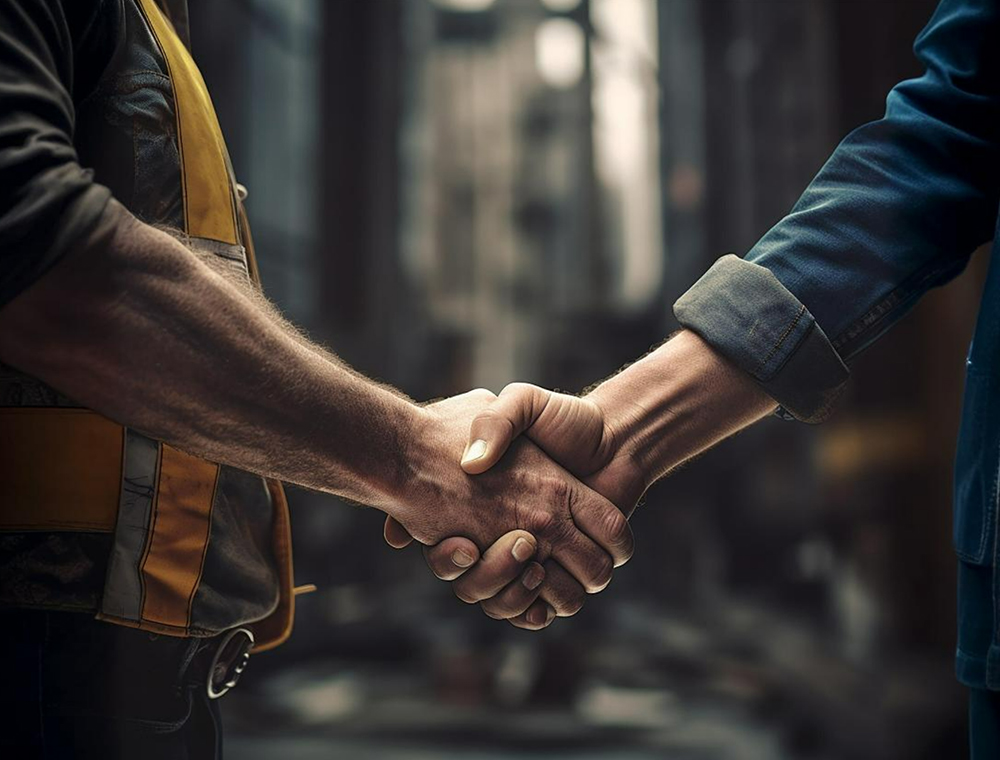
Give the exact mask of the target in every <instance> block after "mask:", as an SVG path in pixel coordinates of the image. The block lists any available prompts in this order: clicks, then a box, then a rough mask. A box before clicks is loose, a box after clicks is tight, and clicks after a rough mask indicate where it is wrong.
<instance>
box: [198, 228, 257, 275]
mask: <svg viewBox="0 0 1000 760" xmlns="http://www.w3.org/2000/svg"><path fill="white" fill-rule="evenodd" d="M184 241H185V242H186V243H187V245H188V247H189V248H190V249H191V250H192V251H200V252H202V253H214V254H215V255H216V256H221V257H222V258H224V259H229V260H230V261H236V262H239V263H240V264H241V265H242V266H243V270H244V271H245V272H246V273H247V275H249V274H250V269H249V267H248V266H247V249H246V248H244V247H243V246H242V245H233V244H232V243H221V242H219V241H218V240H209V239H208V238H200V237H191V236H190V235H188V236H185V238H184Z"/></svg>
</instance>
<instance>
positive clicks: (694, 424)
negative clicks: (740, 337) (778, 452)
mask: <svg viewBox="0 0 1000 760" xmlns="http://www.w3.org/2000/svg"><path fill="white" fill-rule="evenodd" d="M590 398H591V399H592V400H593V401H594V402H595V403H596V404H597V405H598V406H599V407H600V408H601V410H602V413H603V415H604V419H605V424H606V425H607V428H608V430H609V435H610V436H611V438H612V439H613V440H614V441H615V446H616V450H617V453H616V457H619V458H622V459H624V460H626V461H627V462H630V463H631V466H632V467H633V468H634V469H635V471H636V472H637V473H639V475H638V476H639V477H640V478H641V480H642V483H643V486H644V487H648V486H650V485H651V484H652V483H653V482H655V481H656V480H658V479H659V478H661V477H663V476H664V475H665V474H666V473H667V472H669V471H670V470H672V469H673V468H674V467H676V466H678V465H679V464H682V463H683V462H685V461H687V460H688V459H690V458H692V457H694V456H696V455H697V454H699V453H701V452H702V451H705V450H706V449H708V448H710V447H711V446H713V445H714V444H715V443H717V442H719V441H720V440H722V439H723V438H726V437H728V436H729V435H731V434H733V433H735V432H736V431H738V430H740V429H741V428H743V427H746V426H747V425H750V424H751V423H753V422H755V421H757V420H759V419H760V418H762V417H764V416H766V415H767V414H768V413H770V412H772V411H773V410H774V409H775V408H776V406H777V405H776V404H775V402H774V401H773V400H772V399H771V398H770V397H768V396H767V394H765V393H764V392H763V391H762V390H761V389H760V387H759V386H758V385H757V384H756V383H755V382H754V381H753V380H752V379H751V378H750V377H749V376H748V375H746V374H745V373H743V372H742V371H740V370H739V369H737V368H736V367H735V366H733V365H732V364H730V363H729V362H728V361H726V360H725V359H724V358H723V357H722V356H721V355H720V354H718V353H717V352H716V351H714V350H713V349H712V348H711V347H710V346H709V345H708V344H707V343H705V342H704V341H703V340H702V339H701V338H699V337H698V336H697V335H696V334H694V333H692V332H690V331H687V330H684V331H682V332H680V333H678V334H677V335H676V336H675V337H674V338H672V339H671V340H669V341H668V342H667V343H665V344H663V345H662V346H660V347H659V348H657V349H656V350H655V351H653V352H651V353H650V354H648V355H647V356H645V357H643V358H642V359H641V360H639V361H637V362H635V363H634V364H632V365H629V366H628V367H627V368H626V369H624V370H623V371H622V372H620V373H619V374H617V375H615V376H614V377H611V378H610V379H608V380H606V381H605V382H604V383H602V384H601V385H599V386H598V387H597V388H595V389H594V391H593V392H592V393H591V394H590Z"/></svg>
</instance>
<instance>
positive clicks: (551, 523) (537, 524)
mask: <svg viewBox="0 0 1000 760" xmlns="http://www.w3.org/2000/svg"><path fill="white" fill-rule="evenodd" d="M527 522H528V526H529V528H528V531H529V532H530V533H532V534H533V535H535V536H551V535H552V534H553V533H554V532H555V531H556V530H557V526H558V521H557V520H556V516H555V515H554V514H552V513H551V512H545V511H543V510H540V509H539V510H534V511H533V512H531V514H530V515H528V519H527Z"/></svg>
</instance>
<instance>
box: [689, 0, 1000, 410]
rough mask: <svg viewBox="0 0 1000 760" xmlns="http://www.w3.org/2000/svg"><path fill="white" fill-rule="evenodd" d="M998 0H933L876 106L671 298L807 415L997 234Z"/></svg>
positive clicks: (822, 406) (786, 406)
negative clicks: (734, 246)
mask: <svg viewBox="0 0 1000 760" xmlns="http://www.w3.org/2000/svg"><path fill="white" fill-rule="evenodd" d="M998 5H1000V0H942V2H941V3H940V5H939V6H938V8H937V10H936V11H935V13H934V15H933V17H932V18H931V20H930V22H929V23H928V25H927V27H926V28H925V29H924V30H923V31H922V32H921V33H920V35H919V36H918V37H917V40H916V43H915V44H914V51H915V53H916V55H917V57H918V58H919V60H920V61H921V62H922V63H923V65H924V66H925V68H926V70H925V73H924V74H923V76H921V77H920V78H918V79H912V80H907V81H905V82H901V83H900V84H898V85H896V87H895V88H893V90H892V91H891V92H890V93H889V96H888V99H887V101H886V112H885V116H884V117H883V118H882V119H880V120H878V121H875V122H872V123H870V124H867V125H865V126H863V127H860V128H859V129H857V130H855V131H854V132H852V133H851V134H850V135H848V136H847V138H845V139H844V141H843V142H842V143H841V144H840V146H839V147H838V148H837V150H836V151H834V153H833V155H832V156H831V157H830V159H829V160H828V161H827V163H826V164H825V165H824V167H823V168H822V169H821V170H820V172H819V174H818V175H817V176H816V178H815V179H814V180H813V181H812V183H811V184H810V185H809V187H808V188H807V189H806V191H805V193H804V194H803V195H802V197H801V198H800V199H799V201H798V202H797V203H796V204H795V206H794V207H793V208H792V210H791V212H790V213H789V214H788V216H786V217H785V218H784V219H782V220H781V221H780V222H779V223H778V224H777V225H775V227H774V228H772V229H771V230H770V231H769V232H768V233H767V234H766V235H765V236H764V237H763V238H762V239H761V240H760V241H759V242H758V243H757V244H756V245H755V246H754V247H753V248H752V249H751V250H750V252H749V253H748V254H747V255H746V257H745V258H743V259H740V258H737V257H736V256H733V255H729V256H725V257H723V258H722V259H720V260H719V261H717V262H716V263H715V265H714V266H713V267H712V268H711V269H710V270H709V271H708V272H707V273H706V274H705V275H704V276H703V277H702V278H701V279H700V280H699V281H698V282H697V283H695V285H694V286H693V287H692V288H691V289H690V290H689V291H688V292H687V293H685V294H684V295H683V296H682V297H681V298H680V299H679V300H678V301H677V303H676V304H675V305H674V313H675V315H676V317H677V319H678V321H679V322H680V323H681V324H682V325H683V326H685V327H687V328H689V329H691V330H693V331H694V332H696V333H698V334H699V335H701V336H702V337H703V338H704V339H706V340H707V341H708V342H709V343H710V344H711V345H713V346H714V347H715V348H716V349H717V350H719V351H720V352H721V353H722V354H723V355H725V356H726V357H728V358H729V359H730V360H731V361H733V362H734V363H735V364H737V365H738V366H739V367H741V368H742V369H744V370H745V371H747V372H748V373H749V374H750V375H751V376H752V377H754V379H755V380H756V381H757V382H758V383H760V384H761V386H762V387H763V388H764V390H765V391H767V392H768V393H769V394H770V395H771V396H772V397H773V398H774V399H775V400H776V401H778V403H779V404H781V405H782V407H783V410H784V412H786V414H787V415H790V416H791V417H794V418H796V419H800V420H804V421H808V422H817V421H820V420H822V419H823V418H824V417H825V416H826V415H827V414H828V413H829V411H830V409H831V407H832V406H833V403H834V401H835V400H836V398H837V396H838V395H839V393H840V391H841V390H842V388H843V385H844V383H845V382H846V380H847V377H848V374H849V373H848V370H847V366H846V364H845V362H849V361H850V360H851V359H852V358H853V357H854V356H856V355H857V354H858V353H859V352H860V351H862V350H863V349H864V348H866V347H867V346H868V345H870V344H871V343H872V342H873V341H874V340H876V339H877V338H878V337H879V336H880V335H882V333H883V332H885V330H887V329H888V328H889V327H890V326H891V325H892V324H893V323H894V322H895V321H896V320H897V319H899V318H900V317H901V316H902V315H903V314H905V313H906V312H907V311H908V310H909V308H910V307H911V306H912V305H913V304H914V303H915V302H916V300H917V299H918V298H919V297H920V296H921V295H922V294H923V293H924V292H925V291H926V290H928V289H929V288H931V287H934V286H937V285H941V284H943V283H945V282H947V281H948V280H950V279H951V278H953V277H954V276H956V275H957V274H958V273H959V272H961V271H962V269H963V268H964V267H965V265H966V263H967V261H968V259H969V256H970V255H971V254H972V251H973V250H975V248H976V247H977V246H978V245H980V244H982V243H984V242H987V241H988V240H989V239H990V238H991V237H992V235H993V231H994V224H995V222H996V217H997V205H998V201H1000V7H998Z"/></svg>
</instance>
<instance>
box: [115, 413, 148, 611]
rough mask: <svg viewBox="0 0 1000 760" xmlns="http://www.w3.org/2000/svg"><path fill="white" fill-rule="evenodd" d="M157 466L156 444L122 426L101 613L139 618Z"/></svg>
mask: <svg viewBox="0 0 1000 760" xmlns="http://www.w3.org/2000/svg"><path fill="white" fill-rule="evenodd" d="M159 468H160V444H159V443H158V442H156V441H154V440H153V439H152V438H147V437H146V436H144V435H142V434H141V433H137V432H135V431H134V430H129V429H127V428H126V430H125V457H124V461H123V463H122V490H121V497H120V500H119V502H118V522H117V523H116V524H115V536H114V545H113V546H112V548H111V556H110V558H109V560H108V574H107V578H106V579H105V582H104V596H103V598H102V599H101V613H102V614H104V615H108V616H110V617H114V618H121V619H125V620H134V621H136V622H138V621H139V620H140V617H141V614H142V596H143V589H142V573H141V565H142V557H143V554H144V553H145V551H146V541H147V538H148V535H149V521H150V516H151V515H152V513H153V502H154V501H155V498H156V483H157V478H158V476H159V473H158V470H159Z"/></svg>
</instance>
